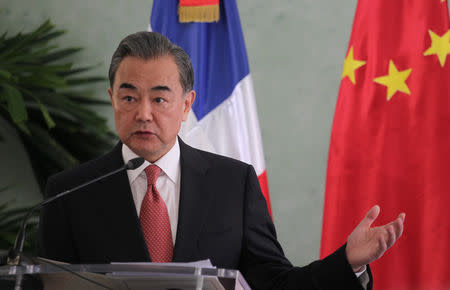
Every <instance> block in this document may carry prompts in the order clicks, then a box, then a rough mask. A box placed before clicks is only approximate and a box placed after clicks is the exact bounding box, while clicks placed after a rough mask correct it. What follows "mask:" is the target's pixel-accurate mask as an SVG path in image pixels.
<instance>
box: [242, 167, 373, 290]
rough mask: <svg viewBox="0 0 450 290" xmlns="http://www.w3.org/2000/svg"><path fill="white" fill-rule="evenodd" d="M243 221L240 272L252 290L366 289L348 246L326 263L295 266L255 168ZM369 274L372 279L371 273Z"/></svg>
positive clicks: (251, 171) (248, 184)
mask: <svg viewBox="0 0 450 290" xmlns="http://www.w3.org/2000/svg"><path fill="white" fill-rule="evenodd" d="M244 219H245V220H244V241H243V244H244V245H243V251H242V254H241V262H240V267H239V270H240V271H241V272H242V274H243V275H244V277H245V278H246V280H247V281H248V283H249V284H250V286H251V287H252V288H254V289H317V290H318V289H355V290H356V289H363V287H362V286H361V284H360V282H359V280H358V278H357V277H356V275H355V274H354V273H353V270H352V269H351V267H350V265H349V263H348V261H347V258H346V255H345V245H344V246H342V247H341V248H339V249H338V250H337V251H336V252H334V253H333V254H331V255H330V256H328V257H326V258H325V259H323V260H318V261H315V262H312V263H311V264H309V265H307V266H304V267H294V266H292V264H291V263H290V262H289V261H288V259H287V258H286V257H285V256H284V253H283V250H282V248H281V246H280V244H279V243H278V241H277V237H276V232H275V227H274V224H273V222H272V219H271V218H270V216H269V213H268V210H267V204H266V201H265V199H264V197H263V195H262V193H261V189H260V187H259V183H258V179H257V176H256V174H255V171H254V169H253V167H252V166H249V168H248V174H247V180H246V194H245V214H244ZM300 238H301V237H300ZM368 273H369V276H370V270H369V272H368ZM369 284H370V285H371V283H369ZM370 285H369V286H370ZM369 289H370V287H369Z"/></svg>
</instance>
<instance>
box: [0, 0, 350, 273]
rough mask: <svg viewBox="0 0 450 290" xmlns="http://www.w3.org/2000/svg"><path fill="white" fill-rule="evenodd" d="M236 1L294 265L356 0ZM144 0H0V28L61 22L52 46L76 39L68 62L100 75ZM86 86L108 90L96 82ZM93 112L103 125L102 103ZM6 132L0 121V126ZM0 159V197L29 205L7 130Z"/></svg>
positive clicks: (143, 13)
mask: <svg viewBox="0 0 450 290" xmlns="http://www.w3.org/2000/svg"><path fill="white" fill-rule="evenodd" d="M225 1H226V0H225ZM237 2H238V7H239V10H240V16H241V22H242V28H243V32H244V37H245V40H246V44H247V53H248V55H249V61H250V71H251V73H252V76H253V80H254V87H255V94H256V101H257V106H258V112H259V118H260V125H261V130H262V139H263V145H264V151H265V156H266V164H267V172H268V177H269V187H270V194H271V199H272V207H273V215H274V221H275V224H276V226H277V230H278V235H279V240H280V241H281V243H282V245H283V247H284V250H285V252H286V254H287V256H288V257H289V258H290V259H291V261H292V262H293V263H294V264H297V265H303V264H306V263H308V262H310V261H311V260H313V259H317V258H318V256H319V245H320V233H321V223H322V206H323V197H324V184H325V172H326V163H327V154H328V142H329V135H330V128H331V124H332V118H333V112H334V106H335V103H336V97H337V93H338V87H339V82H340V76H341V72H342V64H343V61H344V58H345V54H346V50H347V43H348V40H349V37H350V32H351V26H352V21H353V15H354V12H355V7H356V0H340V1H335V0H321V1H313V0H280V1H272V0H238V1H237ZM151 7H152V1H151V0H133V1H119V0H89V1H88V0H79V1H72V0H39V1H35V0H20V1H13V0H6V1H5V0H0V33H3V32H4V31H8V32H10V33H16V32H19V31H25V32H28V31H30V30H32V29H34V28H36V27H37V25H39V24H40V23H42V22H43V21H44V20H45V19H47V18H50V19H51V21H52V22H53V23H54V24H56V26H57V27H58V28H60V29H61V28H62V29H67V30H68V34H67V35H66V36H64V37H63V38H61V41H60V42H59V44H60V45H61V46H66V45H67V46H81V47H84V48H85V50H84V51H82V52H81V53H79V54H78V56H77V57H75V58H74V59H73V60H74V62H75V63H76V64H77V65H80V66H81V65H91V64H97V63H99V66H98V68H96V70H95V71H94V72H93V73H94V74H97V75H103V76H105V77H106V76H107V69H108V64H109V61H110V58H111V55H112V53H113V51H114V49H115V48H116V46H117V44H118V43H119V41H120V40H121V39H122V38H123V37H124V36H125V35H127V34H129V33H132V32H135V31H139V30H146V29H147V27H148V22H149V16H150V12H151ZM94 89H95V94H96V96H97V97H101V98H104V99H108V95H107V92H106V90H107V84H106V82H105V83H104V84H100V85H97V87H95V88H94ZM101 113H102V114H103V115H105V116H107V117H108V118H109V119H110V125H111V128H113V122H112V110H111V109H109V108H104V109H102V111H101ZM8 132H10V129H8V128H6V127H5V125H4V123H2V122H1V120H0V133H1V134H4V135H6V134H8ZM8 136H9V135H8ZM0 160H1V163H0V187H2V186H3V185H13V186H14V187H13V189H11V190H9V191H8V194H7V195H5V196H0V200H5V199H11V198H14V199H16V200H17V201H18V202H19V203H22V204H24V203H27V204H29V203H33V202H35V201H37V200H39V199H40V198H41V197H40V194H39V193H38V192H37V189H36V183H35V181H34V180H33V176H32V171H31V168H30V167H29V165H28V160H27V156H26V155H25V153H24V150H23V148H21V145H20V143H19V142H18V140H17V139H14V138H9V137H8V139H7V140H6V141H5V142H3V143H0ZM343 242H344V241H343Z"/></svg>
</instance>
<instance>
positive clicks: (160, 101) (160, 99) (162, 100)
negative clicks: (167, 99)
mask: <svg viewBox="0 0 450 290" xmlns="http://www.w3.org/2000/svg"><path fill="white" fill-rule="evenodd" d="M155 102H157V103H162V102H164V99H163V98H155Z"/></svg>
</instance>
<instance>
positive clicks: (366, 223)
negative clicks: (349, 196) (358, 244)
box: [359, 205, 380, 228]
mask: <svg viewBox="0 0 450 290" xmlns="http://www.w3.org/2000/svg"><path fill="white" fill-rule="evenodd" d="M379 214H380V207H379V206H378V205H375V206H373V207H372V208H371V209H370V210H369V211H368V212H367V214H366V216H365V217H364V218H363V220H362V221H361V222H360V223H359V226H362V227H365V228H369V227H370V226H371V225H372V223H373V222H374V221H375V220H376V218H377V217H378V215H379Z"/></svg>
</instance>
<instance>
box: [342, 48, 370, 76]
mask: <svg viewBox="0 0 450 290" xmlns="http://www.w3.org/2000/svg"><path fill="white" fill-rule="evenodd" d="M365 64H366V62H365V61H362V60H356V59H354V58H353V46H351V47H350V51H349V52H348V54H347V57H346V58H345V62H344V69H343V70H342V78H341V79H344V78H345V77H348V78H349V80H350V81H351V82H352V83H353V84H356V81H355V70H357V69H358V68H360V67H362V66H363V65H365Z"/></svg>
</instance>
